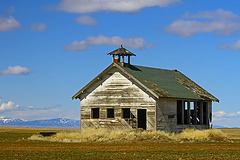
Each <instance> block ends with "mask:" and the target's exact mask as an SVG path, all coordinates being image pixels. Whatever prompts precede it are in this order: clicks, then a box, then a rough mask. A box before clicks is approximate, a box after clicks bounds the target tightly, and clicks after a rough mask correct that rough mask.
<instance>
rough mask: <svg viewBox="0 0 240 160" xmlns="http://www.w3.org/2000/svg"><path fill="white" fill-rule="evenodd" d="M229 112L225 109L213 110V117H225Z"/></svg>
mask: <svg viewBox="0 0 240 160" xmlns="http://www.w3.org/2000/svg"><path fill="white" fill-rule="evenodd" d="M226 114H227V113H226V112H225V111H218V112H213V117H223V116H225V115H226Z"/></svg>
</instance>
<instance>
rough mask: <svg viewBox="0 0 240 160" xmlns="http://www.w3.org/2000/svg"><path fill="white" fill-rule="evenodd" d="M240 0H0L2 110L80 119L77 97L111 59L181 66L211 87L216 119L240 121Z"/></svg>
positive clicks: (36, 116)
mask: <svg viewBox="0 0 240 160" xmlns="http://www.w3.org/2000/svg"><path fill="white" fill-rule="evenodd" d="M239 5H240V2H238V1H236V0H228V1H226V0H222V1H218V0H211V1H207V0H202V1H197V0H149V1H147V2H146V1H142V0H141V1H140V0H139V1H135V0H78V1H77V0H52V1H47V0H34V1H32V0H22V1H19V0H0V57H1V59H0V62H1V63H0V84H1V85H0V117H12V118H22V119H26V120H34V119H49V118H57V117H63V118H71V119H79V114H80V113H79V101H78V100H73V101H72V100H71V97H72V96H73V95H74V94H75V93H76V92H77V91H78V90H80V89H81V88H82V87H84V86H85V85H86V84H87V83H88V82H89V81H91V80H92V79H93V78H94V77H95V76H96V75H97V74H99V73H100V72H101V71H103V70H104V69H105V68H106V67H107V66H108V65H110V64H111V61H112V59H111V57H110V56H107V55H106V54H107V53H108V52H110V51H112V50H114V49H116V48H118V47H119V46H120V45H121V44H123V46H124V47H125V48H127V49H129V50H130V51H132V52H133V53H135V54H136V55H137V56H136V57H134V58H132V64H136V65H143V66H149V67H156V68H164V69H178V70H179V71H181V72H182V73H184V74H185V75H186V76H188V77H189V78H191V79H192V80H194V81H195V82H196V83H198V84H199V85H201V86H202V87H203V88H205V89H206V90H207V91H209V92H210V93H212V94H213V95H214V96H216V97H217V98H218V99H220V103H216V102H215V103H213V112H214V113H213V120H214V125H222V126H229V127H240V123H239V122H240V102H239V101H238V98H239V95H240V94H239V90H240V83H239V79H240V74H239V73H240V71H239V68H240V63H239V60H240V38H239V35H240V10H239V7H238V6H239Z"/></svg>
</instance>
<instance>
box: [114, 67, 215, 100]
mask: <svg viewBox="0 0 240 160" xmlns="http://www.w3.org/2000/svg"><path fill="white" fill-rule="evenodd" d="M116 64H117V65H118V66H120V67H121V68H123V69H124V70H125V71H127V72H128V73H129V74H131V75H132V76H133V77H134V78H136V79H137V80H138V81H140V82H141V83H142V84H143V85H145V86H146V87H147V88H149V89H150V90H152V91H153V92H154V93H155V94H157V95H158V96H159V97H166V98H181V99H195V100H211V101H216V102H219V100H218V99H217V98H216V97H214V96H213V95H211V94H210V93H208V92H207V91H206V90H204V89H203V88H202V87H200V86H199V85H197V84H196V83H195V82H193V81H192V80H191V79H189V78H188V77H186V76H185V75H184V74H182V73H181V72H179V71H176V70H166V69H158V68H150V67H143V66H136V65H131V66H130V67H123V66H122V65H121V64H119V63H116Z"/></svg>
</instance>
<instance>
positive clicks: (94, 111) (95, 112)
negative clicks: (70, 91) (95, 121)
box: [91, 108, 99, 118]
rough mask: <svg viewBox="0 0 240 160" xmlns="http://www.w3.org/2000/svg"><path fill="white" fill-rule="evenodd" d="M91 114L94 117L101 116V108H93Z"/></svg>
mask: <svg viewBox="0 0 240 160" xmlns="http://www.w3.org/2000/svg"><path fill="white" fill-rule="evenodd" d="M91 115H92V118H99V108H92V110H91Z"/></svg>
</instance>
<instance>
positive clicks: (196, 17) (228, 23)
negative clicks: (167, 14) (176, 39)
mask: <svg viewBox="0 0 240 160" xmlns="http://www.w3.org/2000/svg"><path fill="white" fill-rule="evenodd" d="M239 20H240V17H239V16H238V15H236V14H234V13H233V12H231V11H225V10H222V9H217V10H215V11H212V12H211V11H205V12H199V13H196V14H189V13H186V14H184V15H182V16H181V19H178V20H176V21H174V22H172V23H171V24H170V25H168V26H167V27H166V31H167V32H169V33H173V34H177V35H180V36H182V37H190V36H192V35H193V34H197V33H215V34H216V35H217V36H232V35H234V34H236V33H237V32H239V31H240V21H239Z"/></svg>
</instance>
